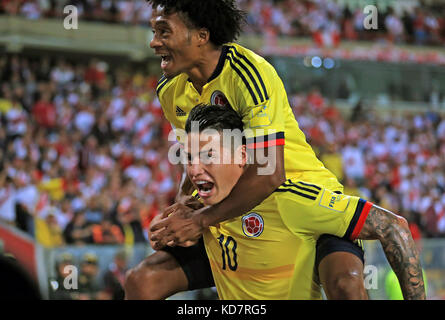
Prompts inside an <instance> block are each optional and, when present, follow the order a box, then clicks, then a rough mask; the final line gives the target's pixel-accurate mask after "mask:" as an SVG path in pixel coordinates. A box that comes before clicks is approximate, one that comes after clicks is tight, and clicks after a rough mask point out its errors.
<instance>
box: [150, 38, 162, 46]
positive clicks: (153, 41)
mask: <svg viewBox="0 0 445 320" xmlns="http://www.w3.org/2000/svg"><path fill="white" fill-rule="evenodd" d="M161 46H162V42H161V41H160V40H159V39H158V37H156V35H153V38H151V40H150V48H152V49H156V48H159V47H161Z"/></svg>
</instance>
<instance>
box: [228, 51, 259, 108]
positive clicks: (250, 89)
mask: <svg viewBox="0 0 445 320" xmlns="http://www.w3.org/2000/svg"><path fill="white" fill-rule="evenodd" d="M227 60H229V63H230V66H231V67H232V69H233V70H235V72H236V73H237V74H238V76H239V77H240V78H241V79H242V80H243V82H244V84H245V85H246V87H247V90H248V91H249V93H250V95H251V96H252V99H253V102H254V103H255V105H257V104H258V99H257V97H256V96H255V93H254V92H253V90H252V87H251V86H250V84H249V81H247V79H246V77H244V75H243V73H242V72H241V71H240V69H238V68H237V67H236V65H235V64H234V63H233V61H232V58H231V57H230V56H227Z"/></svg>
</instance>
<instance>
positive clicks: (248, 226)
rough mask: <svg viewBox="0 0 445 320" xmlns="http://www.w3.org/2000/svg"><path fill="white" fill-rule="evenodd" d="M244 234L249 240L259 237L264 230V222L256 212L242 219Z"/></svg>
mask: <svg viewBox="0 0 445 320" xmlns="http://www.w3.org/2000/svg"><path fill="white" fill-rule="evenodd" d="M242 222H243V232H244V234H245V235H246V236H248V237H249V238H256V237H258V236H259V235H260V234H261V233H262V232H263V230H264V220H263V217H261V216H260V215H259V214H258V213H256V212H251V213H249V214H248V215H245V216H244V217H243V219H242Z"/></svg>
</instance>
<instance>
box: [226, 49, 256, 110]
mask: <svg viewBox="0 0 445 320" xmlns="http://www.w3.org/2000/svg"><path fill="white" fill-rule="evenodd" d="M232 48H233V47H232ZM229 53H230V54H231V55H232V60H233V62H235V63H236V64H237V65H239V66H240V67H241V68H243V70H244V71H245V72H246V74H247V75H248V76H249V78H250V80H251V81H252V83H253V85H254V87H255V89H256V92H258V96H259V98H260V101H261V102H263V101H264V97H263V93H262V92H261V90H260V88H259V87H258V83H257V81H256V80H255V78H254V77H253V75H252V73H251V72H250V70H249V68H247V67H246V66H245V65H244V64H243V63H242V62H241V61H240V60H239V59H237V58H236V57H235V53H234V52H233V51H229Z"/></svg>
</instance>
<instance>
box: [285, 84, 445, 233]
mask: <svg viewBox="0 0 445 320" xmlns="http://www.w3.org/2000/svg"><path fill="white" fill-rule="evenodd" d="M290 101H291V105H292V106H293V110H294V114H295V116H296V118H297V120H298V122H299V125H300V127H301V129H302V130H303V131H304V132H305V133H306V136H307V139H308V141H309V143H310V144H311V145H312V146H313V147H314V149H315V150H316V153H317V154H318V156H319V158H320V159H321V160H322V161H323V163H324V164H325V165H326V167H328V168H329V169H330V170H331V171H332V172H333V173H334V174H335V175H336V176H337V177H338V178H339V179H340V180H341V181H342V182H343V184H344V186H345V193H346V194H351V195H357V196H361V197H364V198H366V199H369V200H371V201H373V202H374V203H375V204H377V205H380V206H382V207H384V208H386V209H389V210H391V211H393V212H395V213H398V214H400V215H402V216H404V217H405V218H407V220H408V221H409V222H410V225H411V232H412V234H413V237H414V238H415V239H419V238H421V237H443V236H445V193H444V191H445V117H444V115H443V114H442V115H439V114H437V113H435V112H424V113H401V111H399V112H398V111H397V110H392V111H389V112H388V113H382V112H377V110H373V109H372V107H369V106H366V105H364V104H363V102H361V101H360V102H358V103H357V105H356V106H355V107H354V109H353V110H352V112H351V114H348V115H345V114H342V113H340V111H339V110H338V108H336V106H335V105H334V104H333V103H332V102H331V101H329V100H327V99H325V98H324V97H323V96H322V95H321V94H320V92H319V90H318V89H317V88H314V89H313V90H312V91H311V92H309V93H307V94H296V95H293V96H291V97H290Z"/></svg>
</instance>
